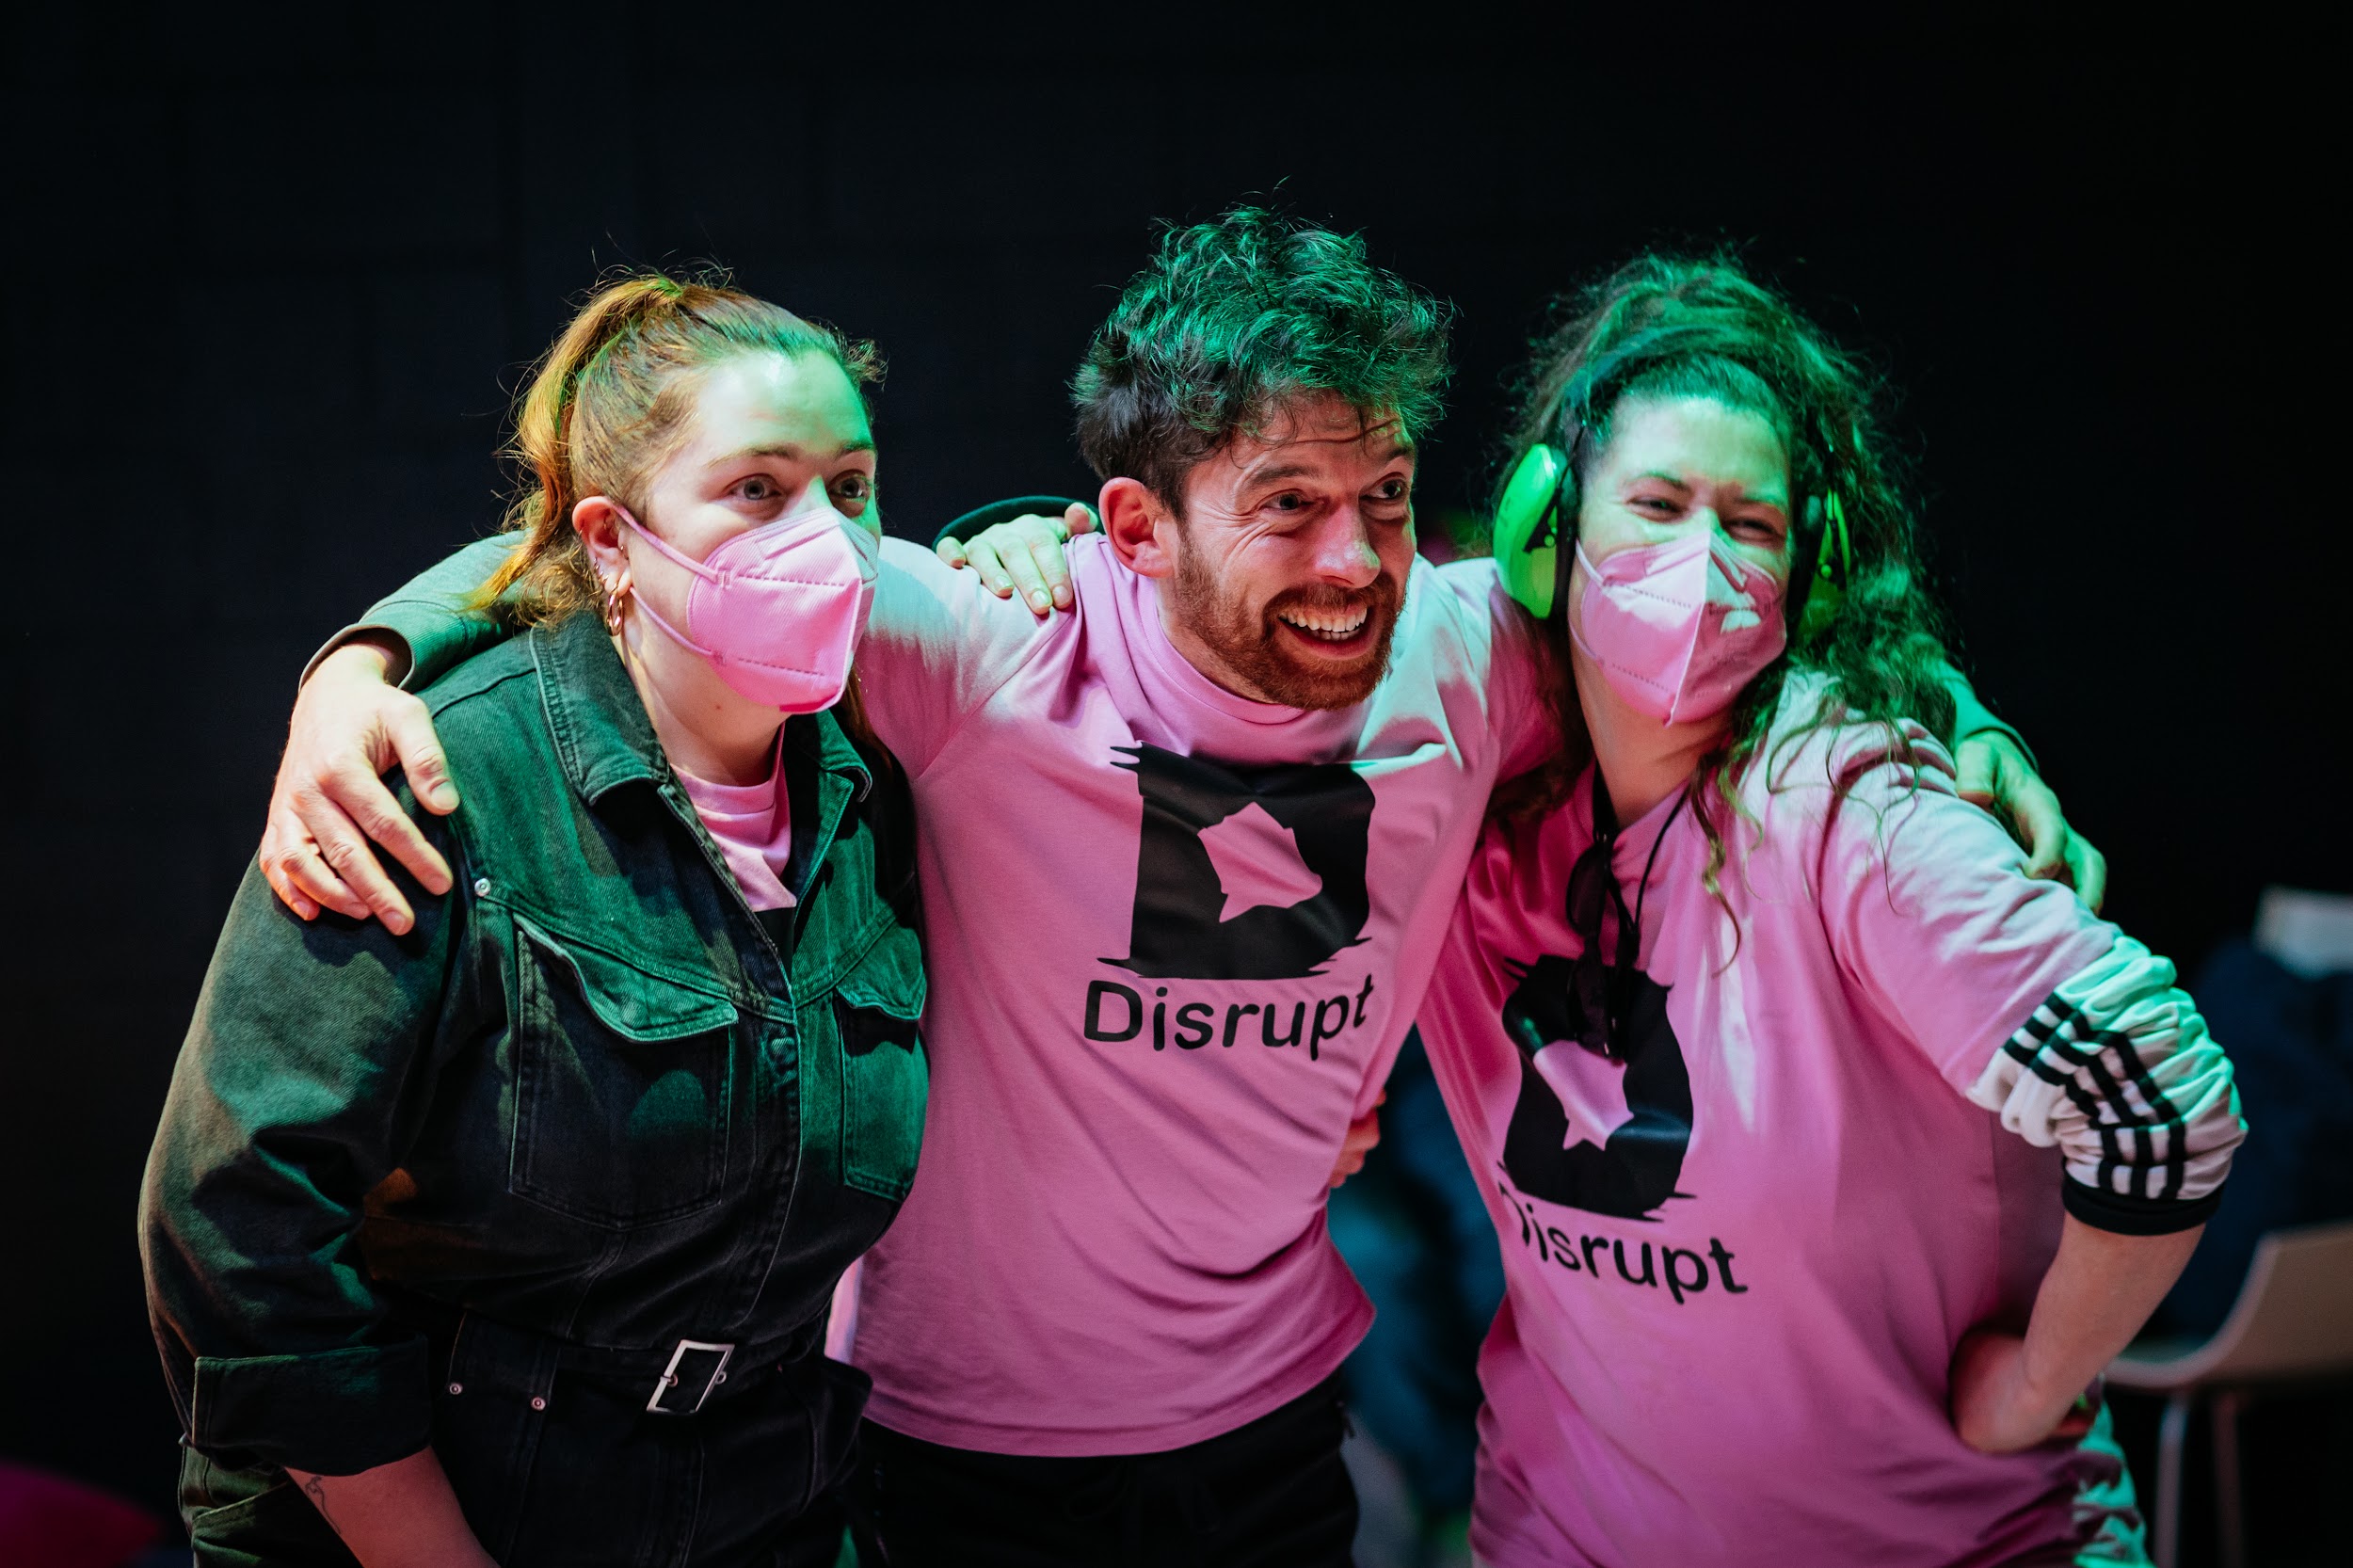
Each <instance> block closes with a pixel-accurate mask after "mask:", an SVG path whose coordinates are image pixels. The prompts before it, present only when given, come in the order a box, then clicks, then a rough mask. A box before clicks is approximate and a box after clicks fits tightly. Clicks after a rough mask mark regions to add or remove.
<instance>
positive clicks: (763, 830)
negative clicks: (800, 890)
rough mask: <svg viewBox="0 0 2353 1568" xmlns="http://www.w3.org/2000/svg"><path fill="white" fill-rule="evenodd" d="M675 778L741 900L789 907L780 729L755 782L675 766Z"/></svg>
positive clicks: (787, 806) (788, 831)
mask: <svg viewBox="0 0 2353 1568" xmlns="http://www.w3.org/2000/svg"><path fill="white" fill-rule="evenodd" d="M677 772H678V781H679V782H680V784H682V785H684V786H685V787H686V798H687V799H688V800H690V801H692V802H694V804H695V815H696V816H697V817H700V818H701V819H702V823H703V827H704V829H705V830H706V831H707V832H709V833H710V835H711V841H712V843H715V844H717V845H718V846H719V855H720V857H721V858H722V859H724V860H726V861H727V863H728V870H729V871H731V872H734V873H735V885H736V886H737V887H739V888H743V889H744V903H746V904H750V905H751V906H752V907H753V908H754V909H790V908H792V904H793V899H792V890H791V889H790V888H786V887H785V885H784V878H785V874H786V872H787V871H788V869H789V868H790V866H791V864H792V802H791V800H790V799H789V798H788V795H789V792H788V791H787V789H786V787H785V780H784V731H783V730H782V729H778V730H777V731H776V755H775V757H774V759H773V760H771V761H770V763H769V767H768V776H767V777H765V778H763V779H761V780H760V782H759V783H757V784H714V783H712V781H711V780H710V779H707V778H696V776H694V775H693V774H691V773H688V772H687V771H686V770H685V769H684V768H680V769H678V770H677Z"/></svg>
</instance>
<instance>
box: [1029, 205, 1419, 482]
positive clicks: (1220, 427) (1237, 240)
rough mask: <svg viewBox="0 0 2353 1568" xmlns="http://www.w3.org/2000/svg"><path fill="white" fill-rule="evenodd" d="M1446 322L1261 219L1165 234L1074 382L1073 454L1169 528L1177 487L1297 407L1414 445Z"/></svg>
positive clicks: (1386, 278) (1296, 225)
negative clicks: (1142, 492) (1308, 405)
mask: <svg viewBox="0 0 2353 1568" xmlns="http://www.w3.org/2000/svg"><path fill="white" fill-rule="evenodd" d="M1452 314H1453V312H1452V310H1451V309H1450V307H1449V306H1448V305H1446V304H1445V303H1444V302H1443V301H1441V300H1438V299H1436V298H1433V296H1430V295H1428V294H1425V293H1423V292H1422V291H1421V290H1419V289H1417V288H1415V287H1414V286H1413V285H1412V284H1410V283H1407V282H1406V281H1405V280H1402V279H1401V278H1399V277H1398V276H1397V275H1396V274H1394V273H1390V272H1385V271H1383V270H1382V269H1381V268H1379V267H1376V266H1374V265H1373V264H1371V263H1370V262H1369V261H1368V260H1367V259H1366V256H1365V246H1364V241H1363V240H1362V239H1360V238H1358V237H1357V236H1355V235H1353V234H1339V233H1335V232H1332V231H1330V230H1328V229H1319V228H1315V227H1313V226H1310V225H1307V224H1304V223H1301V222H1298V221H1297V220H1295V219H1292V218H1289V217H1286V216H1281V215H1279V214H1276V213H1273V212H1269V211H1267V210H1266V209H1264V208H1260V207H1237V208H1235V209H1234V210H1233V211H1232V212H1229V213H1227V214H1226V215H1225V216H1223V217H1221V218H1219V219H1218V220H1217V221H1216V222H1214V223H1200V224H1194V225H1193V226H1191V227H1188V228H1175V227H1172V228H1170V229H1169V230H1168V231H1167V232H1165V233H1164V234H1163V235H1162V236H1161V239H1160V249H1159V250H1158V251H1157V252H1156V253H1155V254H1154V256H1153V258H1152V261H1151V264H1149V265H1147V266H1146V267H1144V270H1143V271H1141V272H1139V273H1137V274H1136V275H1135V276H1134V277H1133V278H1131V279H1129V280H1128V287H1127V289H1126V290H1125V292H1123V293H1122V294H1121V295H1120V296H1119V303H1118V304H1117V305H1116V306H1114V307H1113V308H1112V313H1111V317H1110V319H1108V320H1107V321H1105V322H1104V323H1103V325H1102V327H1101V328H1098V329H1097V330H1096V334H1095V338H1094V341H1093V342H1092V343H1090V344H1088V345H1087V351H1086V357H1085V358H1084V359H1083V360H1081V361H1080V365H1079V373H1078V375H1077V376H1075V377H1074V378H1073V379H1072V381H1071V388H1070V395H1071V402H1072V403H1073V404H1074V405H1075V406H1076V408H1077V409H1078V416H1079V417H1078V425H1079V449H1080V452H1081V453H1083V454H1084V455H1085V456H1086V460H1087V462H1088V463H1089V464H1091V465H1092V466H1093V467H1094V469H1095V472H1096V475H1097V476H1098V477H1101V478H1104V479H1111V478H1113V477H1120V476H1125V477H1128V478H1132V479H1136V480H1140V481H1141V482H1142V483H1143V484H1144V486H1145V487H1146V488H1149V489H1150V490H1151V491H1152V492H1153V494H1155V495H1156V496H1158V497H1159V498H1160V502H1161V504H1164V505H1166V506H1167V507H1168V508H1169V509H1170V510H1171V512H1173V513H1174V514H1176V515H1177V517H1178V518H1180V519H1181V518H1182V517H1183V515H1184V477H1185V473H1186V471H1187V470H1189V469H1191V468H1192V467H1193V464H1195V463H1197V462H1199V461H1200V460H1201V459H1202V458H1204V457H1207V456H1209V455H1210V454H1211V453H1213V452H1216V451H1218V450H1220V449H1221V448H1223V447H1225V445H1226V444H1227V443H1228V442H1230V441H1231V440H1234V439H1235V437H1237V436H1240V435H1256V434H1258V433H1259V432H1260V431H1261V429H1262V428H1263V427H1264V426H1265V425H1266V424H1267V423H1268V422H1269V421H1270V420H1271V419H1272V418H1273V417H1274V416H1275V415H1277V414H1278V413H1280V412H1281V411H1282V410H1283V409H1284V408H1286V407H1287V406H1288V405H1289V404H1290V403H1292V402H1293V401H1294V400H1296V399H1297V398H1299V397H1301V396H1303V395H1311V394H1314V393H1317V392H1330V393H1333V394H1334V395H1336V396H1337V397H1339V398H1341V399H1342V400H1343V401H1345V402H1346V403H1347V404H1348V405H1349V406H1350V407H1351V408H1354V409H1355V410H1356V411H1357V413H1358V414H1359V415H1360V416H1363V417H1367V418H1388V417H1394V418H1396V419H1397V420H1398V422H1399V423H1400V424H1401V427H1402V430H1401V434H1402V435H1403V436H1404V437H1405V439H1406V440H1409V441H1410V440H1415V439H1417V438H1418V437H1419V436H1420V435H1422V434H1423V433H1424V432H1426V431H1427V430H1428V429H1429V428H1430V426H1431V425H1432V424H1435V423H1436V421H1437V418H1438V413H1439V410H1440V408H1441V400H1442V395H1443V393H1444V392H1445V389H1446V382H1447V376H1448V370H1449V366H1448V361H1447V334H1448V329H1449V326H1450V324H1451V320H1452Z"/></svg>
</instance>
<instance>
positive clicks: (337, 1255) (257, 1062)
mask: <svg viewBox="0 0 2353 1568" xmlns="http://www.w3.org/2000/svg"><path fill="white" fill-rule="evenodd" d="M424 696H425V701H426V704H427V706H428V708H429V709H430V710H431V712H432V714H433V719H434V723H435V725H436V727H437V728H438V729H439V731H440V736H441V740H442V743H443V746H444V748H445V750H446V753H447V755H448V758H449V763H450V770H451V774H452V776H453V777H454V778H455V780H456V784H457V787H458V789H459V791H460V792H461V794H462V796H463V804H462V805H461V806H460V807H459V808H458V809H457V811H456V813H455V814H454V815H452V816H450V817H448V818H435V817H432V816H430V815H423V814H419V817H420V822H421V824H422V825H423V827H424V831H425V832H426V834H427V836H428V837H429V838H430V839H432V840H433V841H434V843H435V846H436V847H437V848H438V849H440V851H441V853H442V854H443V855H444V856H446V857H447V858H448V860H449V862H450V865H451V868H452V870H453V872H455V873H456V888H454V889H453V890H452V891H451V892H450V893H449V894H448V895H447V896H446V897H441V898H435V897H432V896H430V895H427V894H425V893H424V892H423V890H422V889H421V888H417V887H416V886H415V885H414V884H408V885H407V887H406V891H407V893H408V898H409V900H410V902H411V904H412V905H413V906H414V907H415V909H416V911H417V921H416V924H415V926H414V927H413V929H411V930H410V931H409V932H408V934H407V935H406V936H393V935H392V934H391V933H390V932H388V931H386V930H385V928H384V927H383V926H382V925H381V924H379V923H377V922H375V921H366V922H360V921H353V920H344V919H342V918H340V917H337V916H334V915H331V914H323V915H321V916H320V917H319V919H318V920H316V921H314V922H311V923H307V924H306V923H305V922H303V921H302V920H298V919H296V917H295V916H294V915H293V914H292V913H290V912H289V911H288V910H287V909H286V908H285V907H284V906H282V905H281V904H280V903H279V902H278V900H277V899H276V898H275V897H273V896H272V895H271V893H270V891H269V888H268V886H267V884H266V883H265V882H264V879H263V877H262V875H261V873H260V872H259V870H258V869H249V870H248V872H247V874H246V877H245V880H244V884H243V886H242V887H241V888H239V889H238V892H237V897H236V901H235V904H234V906H233V907H232V910H231V913H230V916H229V921H228V925H227V928H226V929H225V930H224V931H223V933H222V935H221V938H220V944H219V947H218V949H217V950H216V952H215V953H214V956H213V963H212V968H211V970H210V972H209V973H208V975H207V976H206V979H205V984H204V990H203V994H202V997H201V999H200V1001H199V1003H198V1006H197V1012H196V1017H195V1021H194V1023H193V1024H192V1026H191V1027H190V1029H189V1032H188V1036H187V1040H186V1043H185V1045H184V1047H183V1048H182V1051H181V1054H180V1059H179V1063H178V1065H177V1068H176V1070H175V1071H174V1074H173V1077H172V1084H171V1091H170V1095H169V1097H168V1101H167V1103H166V1106H165V1110H164V1116H163V1124H162V1127H161V1129H160V1130H159V1131H158V1133H157V1135H156V1140H155V1145H154V1149H153V1152H152V1155H151V1156H150V1159H149V1161H148V1169H147V1177H146V1184H145V1188H144V1191H143V1192H142V1195H141V1202H140V1221H141V1231H142V1238H141V1239H142V1243H143V1250H144V1253H145V1256H146V1261H147V1272H148V1291H149V1302H150V1313H151V1318H152V1322H153V1325H154V1329H155V1334H156V1337H157V1341H158V1343H159V1346H160V1348H161V1350H162V1352H163V1358H164V1363H165V1368H166V1374H167V1377H168V1381H169V1383H170V1384H171V1390H172V1394H173V1397H174V1400H175V1401H176V1402H177V1404H178V1406H179V1410H180V1414H181V1416H182V1419H183V1421H184V1424H185V1426H186V1430H187V1432H188V1436H189V1442H190V1444H191V1446H192V1447H194V1448H197V1449H198V1450H199V1451H200V1452H202V1453H204V1454H206V1455H207V1456H209V1457H212V1458H215V1459H216V1460H219V1461H220V1462H222V1463H224V1464H244V1465H253V1464H262V1465H288V1466H294V1467H296V1468H300V1469H306V1470H315V1471H320V1472H323V1473H328V1474H349V1473H353V1472H356V1471H358V1470H361V1469H365V1468H369V1467H371V1466H373V1465H376V1464H384V1463H387V1462H389V1461H392V1460H394V1459H398V1458H402V1457H405V1456H406V1455H408V1454H411V1453H414V1452H416V1451H418V1450H419V1449H421V1448H424V1447H425V1445H426V1443H427V1441H428V1439H429V1436H430V1432H431V1424H432V1414H431V1400H430V1391H429V1385H430V1381H431V1376H432V1368H431V1365H430V1357H429V1354H428V1352H427V1345H426V1336H425V1334H424V1332H422V1331H421V1328H420V1326H419V1325H420V1323H421V1321H423V1320H424V1319H425V1318H426V1317H427V1316H428V1314H426V1313H424V1312H423V1311H420V1310H410V1309H405V1308H404V1303H408V1304H415V1305H416V1306H418V1307H431V1308H433V1309H435V1310H437V1311H444V1312H445V1311H448V1310H451V1309H462V1310H464V1311H467V1312H471V1313H474V1314H478V1315H480V1316H482V1317H485V1318H488V1319H491V1320H497V1321H498V1322H501V1323H503V1324H505V1325H508V1326H510V1327H514V1328H519V1329H521V1330H524V1331H526V1332H532V1333H538V1334H544V1335H547V1336H552V1337H553V1338H556V1339H559V1340H561V1341H563V1342H565V1343H568V1344H573V1345H579V1346H585V1347H598V1348H607V1349H611V1350H616V1351H643V1350H650V1349H656V1348H659V1347H661V1346H664V1345H667V1344H669V1343H671V1342H673V1341H675V1340H677V1339H679V1338H681V1337H688V1338H694V1339H699V1340H710V1341H714V1342H738V1341H742V1342H762V1343H769V1344H775V1343H777V1342H779V1341H780V1340H781V1339H782V1338H784V1337H786V1336H792V1335H794V1334H796V1333H797V1334H799V1336H800V1340H799V1342H800V1343H802V1344H806V1343H807V1342H808V1340H809V1339H810V1338H811V1337H813V1335H814V1333H815V1325H817V1324H819V1323H820V1322H821V1321H822V1318H823V1315H824V1311H825V1308H826V1304H827V1301H828V1299H829V1296H830V1292H831V1291H832V1288H833V1287H834V1284H835V1281H836V1279H837V1278H838V1277H839V1275H840V1272H841V1271H842V1269H843V1268H844V1267H846V1266H847V1265H848V1263H849V1262H850V1261H851V1260H852V1259H853V1258H855V1257H856V1256H857V1255H858V1254H859V1253H860V1252H862V1251H864V1250H865V1248H866V1247H867V1246H868V1245H870V1244H871V1243H872V1241H873V1240H874V1239H875V1238H876V1237H877V1236H879V1235H881V1233H882V1231H883V1230H884V1228H885V1227H886V1226H887V1225H888V1224H889V1222H890V1220H891V1217H892V1216H893V1214H895V1213H896V1211H897V1208H898V1205H899V1203H900V1201H901V1200H902V1199H903V1198H904V1196H905V1195H906V1191H907V1185H908V1182H909V1180H910V1179H911V1177H912V1176H913V1173H914V1167H915V1158H916V1152H917V1148H918V1145H919V1144H920V1140H921V1136H922V1126H923V1096H924V1091H925V1085H926V1082H927V1068H926V1064H925V1061H924V1057H923V1051H922V1048H921V1045H920V1040H919V1039H918V1036H917V1032H916V1019H917V1017H918V1016H919V1015H920V1012H921V1010H922V1005H923V970H922V963H921V949H920V939H919V936H918V923H917V922H918V914H917V908H916V899H917V893H916V881H915V860H914V834H913V823H912V817H911V813H910V808H909V806H908V802H907V796H906V792H905V789H904V780H903V778H901V776H899V775H898V774H897V772H896V770H895V769H892V768H890V767H888V765H887V764H885V765H878V764H870V762H869V761H868V760H867V759H866V758H865V757H863V756H862V755H861V754H860V753H859V751H858V750H857V748H856V747H855V746H854V745H853V744H851V742H850V740H849V738H848V737H847V736H846V735H845V734H844V733H843V732H842V730H841V728H840V726H839V725H838V724H837V723H836V722H835V720H834V718H833V716H832V715H831V714H830V713H821V714H816V715H812V716H807V717H795V718H792V719H791V720H789V721H788V722H787V724H786V727H785V743H784V748H783V756H784V768H785V772H786V779H787V785H788V789H789V792H790V803H791V809H792V824H793V836H794V837H793V850H792V867H791V874H790V876H789V877H788V879H787V880H788V884H789V885H790V886H791V887H792V889H793V891H794V893H795V894H796V896H797V898H798V900H799V903H798V904H797V906H796V907H795V908H793V909H792V910H789V911H785V912H783V916H782V918H780V919H776V918H772V919H771V920H768V921H767V922H766V923H765V924H763V922H762V920H760V919H759V918H757V917H755V916H754V914H753V913H752V911H751V910H750V909H749V907H748V906H747V905H746V904H744V899H743V897H742V895H741V893H740V892H739V891H738V889H737V888H736V885H735V883H734V881H733V879H732V878H731V877H730V876H729V874H728V872H727V870H726V868H725V864H724V862H723V861H722V860H721V859H720V857H719V855H718V852H717V850H716V848H715V847H714V846H713V845H712V841H711V840H710V838H709V837H708V835H707V834H706V833H705V832H704V830H703V828H702V824H700V822H699V821H698V820H697V819H696V815H695V811H694V808H693V807H692V806H691V805H690V804H689V802H688V800H687V798H686V795H685V792H684V791H683V789H682V788H681V787H680V784H679V782H678V779H677V778H676V776H674V775H673V774H672V773H671V771H670V768H669V766H668V764H667V762H666V761H665V760H664V758H663V755H662V752H661V748H660V747H659V745H658V744H656V742H655V739H654V735H653V730H652V726H651V724H650V723H649V722H648V719H647V716H646V712H645V709H644V707H643V705H642V704H641V703H640V701H639V699H638V697H637V694H636V692H635V691H634V689H633V688H632V686H631V684H630V681H629V679H628V676H627V674H626V672H625V671H624V670H623V668H622V666H621V664H620V661H619V659H618V657H617V656H616V654H615V653H614V651H613V648H612V646H611V644H610V643H609V642H608V641H607V639H606V637H605V634H604V631H603V628H602V627H601V626H600V624H599V623H598V621H597V618H596V617H595V616H590V615H576V616H571V617H569V618H568V619H567V620H565V621H563V622H561V623H559V624H556V625H554V626H542V627H538V628H536V629H534V630H533V631H531V632H528V633H527V634H525V635H522V636H519V637H516V638H514V639H512V640H511V641H508V642H506V643H504V644H502V645H500V646H499V647H497V648H494V649H492V650H490V651H489V652H487V653H485V654H483V655H482V656H481V657H479V658H476V659H473V660H472V661H471V662H469V663H467V664H463V665H461V666H460V667H458V668H457V669H456V670H455V671H453V672H452V673H451V674H450V675H449V676H447V677H446V678H445V679H443V680H439V681H437V682H436V683H435V684H434V685H433V686H431V687H430V688H428V690H427V691H426V692H425V694H424ZM409 804H411V803H410V802H409V801H408V799H407V798H406V797H404V799H403V805H404V806H408V805H409ZM771 929H773V930H774V932H775V933H776V935H775V936H771V935H770V931H771Z"/></svg>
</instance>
